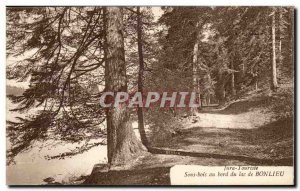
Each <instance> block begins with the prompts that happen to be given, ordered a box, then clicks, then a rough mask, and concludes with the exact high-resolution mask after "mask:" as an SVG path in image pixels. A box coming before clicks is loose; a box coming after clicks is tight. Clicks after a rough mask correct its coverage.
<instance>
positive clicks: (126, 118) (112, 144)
mask: <svg viewBox="0 0 300 191" xmlns="http://www.w3.org/2000/svg"><path fill="white" fill-rule="evenodd" d="M106 21H107V26H106V27H107V30H106V46H107V51H106V52H107V53H106V54H107V58H106V59H107V61H106V63H105V89H106V91H107V92H115V93H116V92H127V79H126V66H125V50H124V38H123V13H122V8H117V7H108V8H107V19H106ZM106 115H107V149H108V163H109V164H110V165H121V164H125V163H128V162H130V161H131V160H132V159H133V158H136V157H137V156H138V155H140V154H141V152H142V151H144V150H145V148H144V147H143V145H142V144H141V143H140V142H139V140H138V139H137V138H136V136H135V134H134V132H133V128H132V124H131V122H130V114H129V112H128V111H127V107H126V106H125V105H119V106H118V107H115V108H109V109H108V110H107V111H106Z"/></svg>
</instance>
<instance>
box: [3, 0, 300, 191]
mask: <svg viewBox="0 0 300 191" xmlns="http://www.w3.org/2000/svg"><path fill="white" fill-rule="evenodd" d="M13 5H15V6H16V5H19V6H21V5H25V6H32V5H38V6H46V5H56V6H66V5H78V6H79V5H91V6H92V5H149V6H150V5H151V6H161V5H174V6H176V5H178V6H179V5H181V6H192V5H194V6H195V5H201V6H211V5H216V6H217V5H226V6H239V5H252V6H254V5H256V6H271V5H272V6H276V5H281V6H295V7H296V8H299V7H300V6H299V5H300V1H299V0H285V1H280V0H272V1H267V0H251V1H249V0H248V1H247V0H230V1H225V0H208V1H200V0H184V1H182V0H181V1H180V0H164V1H162V0H151V1H150V0H148V1H146V0H131V1H130V3H129V1H125V0H106V1H105V0H38V1H37V0H26V1H25V0H23V1H21V0H1V1H0V42H2V45H0V80H1V82H0V92H1V96H0V127H1V132H0V135H1V136H2V137H1V138H0V140H1V145H0V148H1V155H0V161H1V162H0V169H1V170H0V190H8V189H16V188H9V187H7V186H6V168H5V166H6V165H5V161H6V159H5V150H6V148H5V145H6V141H5V127H6V126H5V121H6V109H5V108H6V103H5V101H6V99H5V84H6V80H5V63H6V53H5V42H6V38H5V36H6V32H5V22H6V21H5V7H6V6H13ZM298 25H299V20H298V19H297V25H296V26H298ZM295 35H297V36H298V31H297V34H295ZM297 39H299V38H297ZM297 43H298V40H297ZM298 53H299V49H297V52H296V53H295V54H297V55H299V54H298ZM296 65H297V63H296ZM297 74H298V75H299V66H298V67H297ZM297 82H298V76H297ZM297 89H299V83H297ZM297 98H298V96H297ZM298 115H299V114H298V113H297V118H298ZM295 117H296V116H295ZM296 128H297V127H296ZM297 132H298V133H297V138H298V139H299V129H298V130H297ZM298 142H299V141H298ZM298 152H299V147H298V146H297V153H298ZM297 166H299V164H298V165H297ZM297 177H298V176H297ZM296 182H298V183H299V181H298V180H297V181H296ZM40 188H42V187H40ZM25 189H26V190H27V189H29V190H31V189H34V188H18V190H25ZM36 189H37V188H36ZM50 189H51V190H52V189H53V188H49V187H47V188H43V190H50ZM66 189H70V188H57V189H55V190H66ZM71 189H72V190H79V189H82V188H80V187H76V188H71ZM94 189H99V188H94ZM100 189H104V188H103V187H102V188H100ZM109 189H113V188H109ZM114 189H116V188H114ZM121 189H125V188H121ZM143 189H147V190H148V189H151V188H143ZM153 189H155V188H153ZM189 189H190V188H189ZM195 189H201V190H203V189H205V190H206V189H209V190H211V189H213V190H214V189H217V188H195ZM222 189H224V187H223V188H222ZM236 189H238V190H241V189H242V188H236ZM246 189H247V188H246ZM254 189H255V190H260V188H254Z"/></svg>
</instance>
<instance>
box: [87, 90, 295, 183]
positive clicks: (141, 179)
mask: <svg viewBox="0 0 300 191" xmlns="http://www.w3.org/2000/svg"><path fill="white" fill-rule="evenodd" d="M267 97H268V96H265V94H264V95H258V96H257V95H256V96H249V97H247V98H244V99H240V100H237V101H235V102H233V103H231V104H229V105H227V107H226V108H221V109H212V108H209V109H208V108H204V109H203V110H201V111H199V113H197V114H196V116H190V117H187V118H184V119H182V123H183V124H184V125H183V126H184V128H183V129H179V130H177V133H176V134H175V135H174V136H173V137H172V138H171V139H170V140H168V141H165V142H163V143H161V144H160V145H159V147H160V148H164V149H172V150H180V151H189V152H198V153H211V154H216V153H217V154H221V155H231V156H232V155H233V156H246V157H254V158H256V159H271V160H274V159H283V158H288V159H287V160H286V161H285V164H286V165H293V160H292V158H293V119H292V118H285V119H280V120H276V119H275V120H274V118H272V114H271V113H268V112H264V110H263V109H262V107H261V106H262V105H264V104H265V103H266V102H267V100H266V99H267ZM179 164H180V165H202V166H224V165H268V164H263V163H261V164H257V163H255V162H251V161H250V162H249V161H243V160H231V159H221V158H215V157H214V158H206V157H192V156H180V155H163V154H149V155H146V156H144V157H142V158H140V159H139V160H138V161H137V162H135V164H134V165H131V166H130V167H127V168H124V169H121V170H120V169H116V170H110V171H105V172H103V165H100V166H97V165H96V166H95V167H94V170H93V173H92V174H91V176H90V177H89V178H88V179H87V180H86V181H85V184H102V185H128V184H129V185H169V184H170V177H169V172H170V168H171V167H172V166H174V165H179ZM275 165H276V164H275Z"/></svg>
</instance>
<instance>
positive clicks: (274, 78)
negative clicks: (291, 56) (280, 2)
mask: <svg viewBox="0 0 300 191" xmlns="http://www.w3.org/2000/svg"><path fill="white" fill-rule="evenodd" d="M275 16H276V9H274V10H273V14H272V76H271V89H272V90H273V91H276V89H277V88H278V82H277V66H276V22H275V18H276V17H275Z"/></svg>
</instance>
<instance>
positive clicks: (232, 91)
mask: <svg viewBox="0 0 300 191" xmlns="http://www.w3.org/2000/svg"><path fill="white" fill-rule="evenodd" d="M231 69H232V70H234V65H233V63H232V62H231ZM231 94H232V95H233V96H236V90H235V79H234V72H232V74H231Z"/></svg>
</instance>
